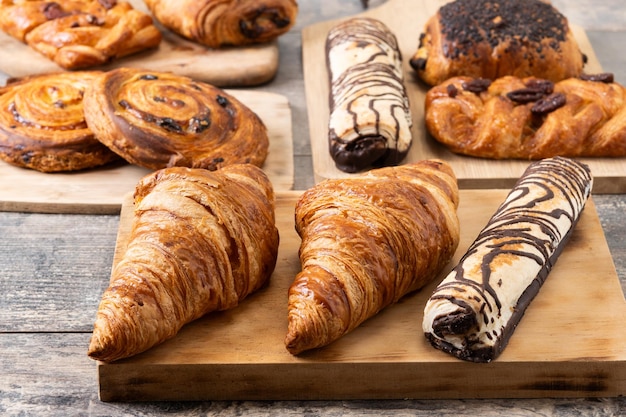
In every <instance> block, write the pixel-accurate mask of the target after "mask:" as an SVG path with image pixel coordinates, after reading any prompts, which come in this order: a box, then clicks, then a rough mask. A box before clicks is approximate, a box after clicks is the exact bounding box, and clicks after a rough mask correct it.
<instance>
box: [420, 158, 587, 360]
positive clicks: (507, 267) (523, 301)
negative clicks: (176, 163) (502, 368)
mask: <svg viewBox="0 0 626 417" xmlns="http://www.w3.org/2000/svg"><path fill="white" fill-rule="evenodd" d="M592 182H593V180H592V177H591V173H590V171H589V168H588V167H587V166H586V165H584V164H582V163H579V162H576V161H574V160H572V159H567V158H563V157H556V158H551V159H544V160H541V161H537V162H534V163H532V164H531V165H529V167H528V168H527V170H526V172H525V173H524V174H523V175H522V177H521V178H520V179H519V181H518V182H517V184H516V185H515V186H514V188H513V189H512V190H511V192H510V193H509V195H508V196H507V198H506V199H505V201H504V202H503V203H502V204H501V205H500V207H499V208H498V210H497V211H496V213H495V214H494V215H493V217H492V218H491V219H490V220H489V222H488V223H487V225H486V226H485V228H484V229H483V230H482V231H481V232H480V234H479V235H478V237H477V238H476V240H475V241H474V242H473V243H472V245H471V246H470V247H469V249H468V250H467V252H466V254H465V255H464V256H463V257H462V258H461V260H460V262H459V264H458V265H457V266H456V267H455V268H454V269H453V270H452V271H451V272H450V273H449V274H448V275H447V276H446V278H445V279H444V280H443V281H442V282H441V283H440V284H439V286H438V287H437V288H436V289H435V291H434V292H433V294H432V295H431V297H430V298H429V300H428V302H427V303H426V307H425V309H424V321H423V324H422V326H423V330H424V333H425V335H426V338H427V339H428V340H429V341H430V343H431V344H432V345H433V346H434V347H436V348H438V349H441V350H442V351H444V352H447V353H450V354H452V355H454V356H456V357H458V358H460V359H464V360H467V361H473V362H489V361H491V360H493V359H495V358H496V357H497V356H498V355H499V354H500V353H501V352H502V350H503V349H504V348H505V347H506V345H507V343H508V341H509V339H510V337H511V335H512V334H513V332H514V330H515V328H516V326H517V324H518V322H519V321H520V319H521V318H522V316H523V314H524V312H525V310H526V308H527V307H528V306H529V304H530V302H531V301H532V300H533V298H534V297H535V296H536V295H537V293H538V292H539V289H540V288H541V286H542V285H543V283H544V281H545V279H546V277H547V276H548V274H549V273H550V270H551V268H552V266H553V265H554V263H555V262H556V260H557V258H558V256H559V254H560V253H561V251H562V249H563V247H564V246H565V244H566V242H567V239H568V238H569V236H570V234H571V233H572V230H573V229H574V226H575V224H576V223H577V221H578V218H579V215H580V213H581V212H582V210H583V208H584V206H585V203H586V201H587V198H588V197H589V194H590V192H591V188H592Z"/></svg>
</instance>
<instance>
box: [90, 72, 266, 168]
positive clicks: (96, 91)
mask: <svg viewBox="0 0 626 417" xmlns="http://www.w3.org/2000/svg"><path fill="white" fill-rule="evenodd" d="M84 102H85V119H86V121H87V124H88V126H89V128H90V129H92V130H93V132H94V133H95V135H96V137H97V138H98V140H100V141H101V142H102V143H104V144H105V145H107V146H108V147H109V148H110V149H111V150H113V151H114V152H116V153H117V154H119V155H120V156H121V157H123V158H124V159H125V160H127V161H128V162H130V163H132V164H135V165H139V166H142V167H146V168H149V169H160V168H165V167H171V166H186V167H193V168H206V169H211V170H214V169H217V168H220V167H222V166H225V165H228V164H235V163H250V164H253V165H257V166H261V165H262V164H263V162H264V161H265V158H266V157H267V153H268V148H269V138H268V136H267V129H266V127H265V125H264V124H263V122H262V121H261V119H260V118H259V117H258V116H257V115H256V113H254V112H253V111H252V110H250V109H249V108H248V107H247V106H245V105H244V104H243V103H241V102H240V101H239V100H237V99H236V98H235V97H233V96H231V95H229V94H227V93H226V92H225V91H224V90H222V89H219V88H217V87H214V86H211V85H210V84H207V83H203V82H200V81H196V80H193V79H191V78H188V77H184V76H180V75H175V74H172V73H162V72H155V71H148V70H141V69H133V68H118V69H114V70H111V71H107V72H105V73H103V74H102V75H101V76H100V77H98V78H97V79H96V80H95V81H94V82H93V83H92V84H91V86H90V88H89V89H88V90H87V91H86V92H85V97H84Z"/></svg>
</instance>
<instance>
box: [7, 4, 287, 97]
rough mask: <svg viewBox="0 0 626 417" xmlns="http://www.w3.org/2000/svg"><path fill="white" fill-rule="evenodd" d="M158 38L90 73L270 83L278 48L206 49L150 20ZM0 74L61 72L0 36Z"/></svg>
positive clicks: (220, 83)
mask: <svg viewBox="0 0 626 417" xmlns="http://www.w3.org/2000/svg"><path fill="white" fill-rule="evenodd" d="M128 2H129V3H131V4H132V5H133V7H134V8H136V9H138V10H141V11H143V12H145V13H147V14H150V12H149V11H148V9H147V7H146V5H145V4H144V2H143V1H142V0H128ZM155 25H156V26H157V28H158V29H159V30H160V31H161V33H162V34H163V40H162V42H161V44H160V46H159V47H158V48H156V49H154V50H150V51H145V52H141V53H139V54H135V55H130V56H127V57H124V58H121V59H118V60H115V61H113V62H111V63H109V64H107V65H102V66H98V67H94V68H93V69H101V70H108V69H112V68H119V67H133V68H149V69H150V70H153V71H165V72H173V73H176V74H179V75H185V76H188V77H191V78H195V79H198V80H202V81H205V82H209V83H211V84H214V85H216V86H220V87H246V86H254V85H259V84H263V83H265V82H268V81H270V80H271V79H272V78H273V77H274V76H275V75H276V71H277V70H278V60H279V53H278V44H277V42H276V41H274V42H270V43H267V44H260V45H253V46H244V47H230V48H220V49H211V48H207V47H204V46H202V45H200V44H197V43H195V42H191V41H188V40H186V39H184V38H182V37H180V36H178V35H176V34H175V33H173V32H171V31H169V30H167V29H165V28H164V27H163V26H162V25H160V24H159V23H158V22H156V21H155ZM0 71H3V72H5V73H6V74H8V75H10V76H12V77H21V76H25V75H31V74H43V73H49V72H56V71H63V69H62V68H61V67H59V66H58V65H57V64H56V63H54V62H53V61H51V60H49V59H47V58H46V57H44V56H43V55H41V54H39V53H37V52H36V51H35V50H33V49H31V48H30V47H29V46H28V45H26V44H24V43H22V42H20V41H18V40H17V39H15V38H13V37H11V36H9V35H7V34H6V33H4V32H0Z"/></svg>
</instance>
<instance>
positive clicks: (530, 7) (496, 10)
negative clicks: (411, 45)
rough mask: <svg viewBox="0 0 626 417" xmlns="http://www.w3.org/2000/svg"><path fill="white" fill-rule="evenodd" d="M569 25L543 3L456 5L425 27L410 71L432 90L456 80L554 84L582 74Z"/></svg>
mask: <svg viewBox="0 0 626 417" xmlns="http://www.w3.org/2000/svg"><path fill="white" fill-rule="evenodd" d="M585 59H586V58H585V56H584V55H583V54H582V52H581V51H580V49H579V47H578V44H577V42H576V39H575V38H574V35H573V33H572V31H571V29H570V27H569V23H568V20H567V18H566V17H565V16H563V15H562V14H561V13H560V12H559V11H558V10H557V9H556V8H554V7H553V6H551V5H550V4H548V3H547V2H543V1H541V0H455V1H453V2H451V3H448V4H446V5H444V6H442V7H441V8H440V9H439V10H438V12H437V13H436V14H435V15H434V16H432V17H431V18H430V19H429V20H428V21H427V23H426V26H425V28H424V32H423V33H422V34H421V35H420V40H419V45H418V49H417V51H416V52H415V54H414V55H413V57H411V60H410V63H411V66H412V67H413V68H414V69H415V71H416V72H417V75H418V76H419V77H420V78H421V79H422V80H423V81H424V82H426V83H427V84H429V85H437V84H440V83H442V82H444V81H445V80H447V79H448V78H451V77H455V76H469V77H475V78H478V77H482V78H490V79H495V78H499V77H503V76H505V75H514V76H517V77H530V76H534V77H538V78H546V79H549V80H551V81H560V80H563V79H565V78H570V77H576V76H579V75H580V74H581V73H582V69H583V65H584V62H585Z"/></svg>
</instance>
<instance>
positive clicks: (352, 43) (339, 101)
mask: <svg viewBox="0 0 626 417" xmlns="http://www.w3.org/2000/svg"><path fill="white" fill-rule="evenodd" d="M326 54H327V64H328V72H329V78H330V120H329V146H330V154H331V156H332V158H333V160H334V161H335V164H336V165H337V168H339V169H341V170H342V171H345V172H357V171H361V170H364V169H367V168H370V167H380V166H387V165H397V164H398V163H400V162H401V161H402V159H403V158H404V157H405V156H406V154H407V153H408V151H409V148H410V147H411V142H412V135H411V125H412V120H411V112H410V106H409V99H408V96H407V93H406V89H405V87H404V83H403V75H402V56H401V53H400V50H399V49H398V43H397V39H396V37H395V36H394V34H393V33H392V32H391V31H390V30H389V28H388V27H387V26H385V24H383V23H382V22H380V21H378V20H375V19H371V18H353V19H349V20H346V21H344V22H342V23H340V24H338V25H337V26H335V27H333V28H332V29H331V30H330V32H329V33H328V37H327V40H326Z"/></svg>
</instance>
